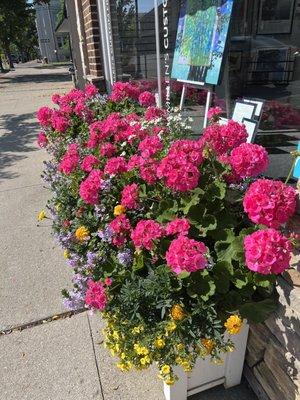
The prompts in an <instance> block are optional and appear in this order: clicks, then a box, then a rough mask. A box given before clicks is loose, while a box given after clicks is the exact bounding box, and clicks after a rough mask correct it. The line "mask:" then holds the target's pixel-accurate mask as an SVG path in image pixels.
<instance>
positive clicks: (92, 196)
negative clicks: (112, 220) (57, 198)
mask: <svg viewBox="0 0 300 400" xmlns="http://www.w3.org/2000/svg"><path fill="white" fill-rule="evenodd" d="M102 177H103V172H102V171H100V170H99V169H94V170H92V171H91V172H90V173H89V175H88V177H87V178H86V179H85V180H83V181H82V182H81V184H80V188H79V194H80V197H81V198H82V199H83V200H84V201H85V202H86V203H87V204H97V203H99V192H100V188H101V183H102Z"/></svg>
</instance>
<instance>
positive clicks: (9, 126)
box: [0, 113, 38, 182]
mask: <svg viewBox="0 0 300 400" xmlns="http://www.w3.org/2000/svg"><path fill="white" fill-rule="evenodd" d="M0 127H1V129H2V130H3V131H4V133H3V134H2V136H0V182H1V181H2V180H5V179H12V178H16V177H17V176H19V174H18V173H17V172H15V170H14V171H10V170H9V169H10V167H11V166H12V165H15V164H16V163H17V162H18V161H20V160H22V159H25V158H27V155H26V154H24V153H27V152H29V151H34V150H37V147H36V146H35V145H34V144H33V142H34V139H35V138H36V135H37V129H38V123H37V122H36V121H35V113H27V114H21V115H14V114H3V115H0ZM18 153H21V154H18Z"/></svg>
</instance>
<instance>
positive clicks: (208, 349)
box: [201, 339, 215, 354]
mask: <svg viewBox="0 0 300 400" xmlns="http://www.w3.org/2000/svg"><path fill="white" fill-rule="evenodd" d="M201 343H202V344H203V346H204V347H205V348H206V352H207V354H210V353H211V352H212V349H213V348H214V346H215V342H214V341H213V340H212V339H201Z"/></svg>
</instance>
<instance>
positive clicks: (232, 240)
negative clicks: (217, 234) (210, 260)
mask: <svg viewBox="0 0 300 400" xmlns="http://www.w3.org/2000/svg"><path fill="white" fill-rule="evenodd" d="M215 250H216V253H217V255H218V259H219V260H221V261H228V262H230V263H231V261H232V260H236V261H240V262H242V261H243V260H244V249H243V237H241V236H234V233H233V232H232V231H231V234H230V233H228V237H227V238H226V240H220V241H218V242H216V244H215Z"/></svg>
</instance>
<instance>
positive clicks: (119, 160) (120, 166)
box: [104, 156, 127, 176]
mask: <svg viewBox="0 0 300 400" xmlns="http://www.w3.org/2000/svg"><path fill="white" fill-rule="evenodd" d="M126 171H127V163H126V160H125V158H124V157H122V156H119V157H112V158H110V159H109V160H108V161H107V163H106V165H105V167H104V173H105V174H108V175H110V176H115V175H118V174H121V173H123V172H126Z"/></svg>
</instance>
